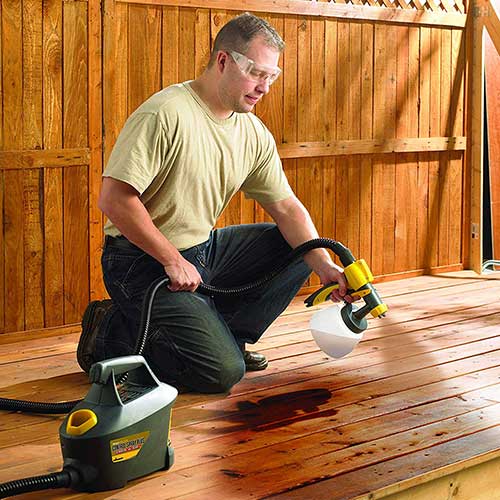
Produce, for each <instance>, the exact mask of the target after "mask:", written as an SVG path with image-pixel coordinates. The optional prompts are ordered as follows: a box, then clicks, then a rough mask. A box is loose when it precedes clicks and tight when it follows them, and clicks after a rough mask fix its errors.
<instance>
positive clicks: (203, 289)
mask: <svg viewBox="0 0 500 500" xmlns="http://www.w3.org/2000/svg"><path fill="white" fill-rule="evenodd" d="M315 248H328V249H330V250H332V251H333V252H334V253H335V254H336V255H338V257H339V258H340V262H341V263H342V265H343V266H344V267H346V266H348V265H349V264H352V263H353V262H355V258H354V256H353V255H352V253H351V252H350V250H349V249H348V248H346V247H345V246H344V245H342V243H339V242H338V241H335V240H332V239H329V238H316V239H314V240H309V241H306V242H305V243H302V245H299V246H298V247H296V248H294V249H293V250H292V251H290V253H289V254H288V255H287V256H286V257H285V259H284V260H283V262H281V263H280V264H278V265H277V266H276V267H275V268H274V269H272V270H271V271H269V272H268V273H267V274H265V275H264V276H261V277H260V278H258V279H256V280H255V281H252V282H250V283H245V284H243V285H240V286H236V287H231V288H217V287H214V286H212V285H208V284H205V283H201V284H200V286H199V287H198V288H197V289H196V291H197V292H198V293H201V294H203V295H208V296H214V295H239V294H242V293H246V292H249V291H251V290H255V289H256V288H259V287H261V286H263V285H264V284H266V283H268V282H269V281H271V280H273V279H274V278H276V276H278V275H279V274H281V273H282V272H283V271H284V270H285V269H286V268H287V267H288V266H289V265H291V264H292V263H294V262H295V261H296V260H298V259H299V258H301V257H302V255H304V254H305V253H307V252H309V251H310V250H313V249H315ZM168 283H169V278H168V277H164V278H159V279H157V280H156V281H154V282H153V283H152V284H151V285H150V286H149V288H148V289H147V291H146V294H145V295H144V300H143V304H142V313H141V321H140V327H139V332H140V333H139V337H138V339H137V342H136V345H135V349H134V354H138V355H142V353H143V351H144V347H145V345H146V342H147V338H148V333H149V322H150V320H151V310H152V308H153V301H154V298H155V295H156V292H157V291H158V289H159V288H160V287H161V286H163V285H166V284H168ZM126 378H127V374H123V375H122V376H121V377H120V378H119V379H118V381H117V382H118V383H119V384H121V383H123V382H124V381H125V380H126ZM80 401H82V400H81V399H79V400H77V401H67V402H61V403H42V402H36V401H23V400H19V399H7V398H0V410H7V411H22V412H28V413H47V414H60V413H69V412H70V411H71V410H72V409H73V407H74V406H75V405H77V404H78V403H80Z"/></svg>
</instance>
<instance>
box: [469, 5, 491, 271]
mask: <svg viewBox="0 0 500 500" xmlns="http://www.w3.org/2000/svg"><path fill="white" fill-rule="evenodd" d="M487 9H488V7H487V1H486V0H472V2H471V9H470V13H471V14H472V51H471V52H472V53H471V57H472V61H471V66H470V73H469V74H470V79H471V83H470V85H471V87H470V88H471V98H470V106H471V109H470V112H469V134H468V136H469V137H470V175H471V190H470V192H471V197H470V221H471V227H470V233H469V234H470V260H469V267H470V268H471V269H473V270H474V271H476V272H477V273H481V266H482V261H483V249H482V242H483V238H482V220H483V132H484V42H483V30H484V17H485V13H487Z"/></svg>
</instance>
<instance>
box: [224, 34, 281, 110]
mask: <svg viewBox="0 0 500 500" xmlns="http://www.w3.org/2000/svg"><path fill="white" fill-rule="evenodd" d="M279 57H280V53H279V51H277V50H275V49H273V48H271V47H269V46H267V45H266V44H265V43H264V42H263V40H262V38H260V37H257V38H255V39H254V40H252V41H251V42H250V46H249V48H248V50H247V52H246V53H245V54H238V53H237V52H236V53H231V52H227V57H226V64H225V67H224V73H223V76H222V79H221V85H220V97H221V101H222V102H223V104H224V106H225V107H226V108H227V109H228V110H230V111H235V112H236V113H248V112H249V111H252V109H253V108H254V106H255V105H256V104H257V102H258V101H259V100H260V99H261V98H262V97H263V96H264V95H266V94H267V93H268V92H269V86H270V85H271V84H272V82H273V81H274V79H275V78H277V76H278V75H279V68H278V60H279Z"/></svg>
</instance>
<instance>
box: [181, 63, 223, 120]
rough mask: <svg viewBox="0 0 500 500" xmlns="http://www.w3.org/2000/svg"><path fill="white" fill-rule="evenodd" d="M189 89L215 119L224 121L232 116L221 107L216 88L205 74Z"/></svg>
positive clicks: (193, 82) (194, 81)
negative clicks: (196, 95)
mask: <svg viewBox="0 0 500 500" xmlns="http://www.w3.org/2000/svg"><path fill="white" fill-rule="evenodd" d="M191 88H192V89H193V90H194V91H195V92H196V94H198V97H199V98H200V99H201V100H202V101H203V102H204V103H205V104H206V105H207V106H208V108H209V109H210V111H211V112H212V113H213V114H214V115H215V116H216V117H217V118H219V119H221V120H225V119H226V118H229V117H230V116H231V115H232V114H233V112H232V111H231V110H227V109H225V108H224V106H223V105H222V102H221V100H220V97H219V94H218V93H217V87H216V85H214V84H213V83H212V82H211V81H210V76H209V75H208V74H207V73H206V72H205V73H203V74H202V75H201V76H200V77H198V78H197V79H196V80H193V81H192V82H191Z"/></svg>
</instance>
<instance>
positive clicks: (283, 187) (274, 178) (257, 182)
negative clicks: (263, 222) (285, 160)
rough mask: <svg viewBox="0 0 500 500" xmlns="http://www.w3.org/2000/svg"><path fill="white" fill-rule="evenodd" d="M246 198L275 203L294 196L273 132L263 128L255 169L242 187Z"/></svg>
mask: <svg viewBox="0 0 500 500" xmlns="http://www.w3.org/2000/svg"><path fill="white" fill-rule="evenodd" d="M241 190H242V191H243V192H244V193H245V197H246V198H252V199H254V200H256V201H257V202H259V203H274V202H276V201H280V200H284V199H286V198H289V197H290V196H292V195H293V191H292V188H291V187H290V185H289V184H288V179H287V178H286V175H285V172H284V171H283V165H282V163H281V159H280V157H279V154H278V150H277V148H276V143H275V141H274V138H273V136H272V135H271V132H269V130H267V128H265V127H263V132H262V136H261V141H260V151H259V154H258V155H257V160H256V164H255V168H254V169H252V171H251V172H250V175H249V176H248V177H247V178H246V180H245V181H244V182H243V184H242V186H241Z"/></svg>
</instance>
